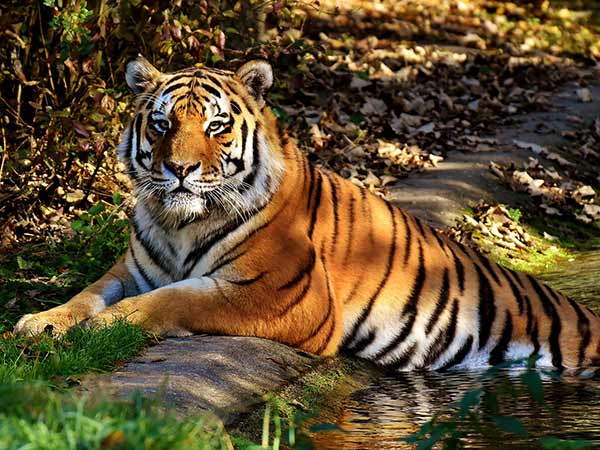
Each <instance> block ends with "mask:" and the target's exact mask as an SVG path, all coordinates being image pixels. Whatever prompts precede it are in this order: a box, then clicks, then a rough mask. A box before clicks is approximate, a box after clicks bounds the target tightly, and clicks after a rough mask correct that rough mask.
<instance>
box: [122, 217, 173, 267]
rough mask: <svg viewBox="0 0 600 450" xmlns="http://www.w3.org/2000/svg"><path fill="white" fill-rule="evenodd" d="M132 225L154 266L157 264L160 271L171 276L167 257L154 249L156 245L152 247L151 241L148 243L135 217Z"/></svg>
mask: <svg viewBox="0 0 600 450" xmlns="http://www.w3.org/2000/svg"><path fill="white" fill-rule="evenodd" d="M131 223H132V225H133V231H134V234H135V237H136V239H137V240H138V242H139V243H140V244H141V246H142V247H143V248H144V250H145V251H146V254H147V255H148V256H149V257H150V259H151V260H152V262H153V263H154V264H156V265H157V266H158V267H160V269H161V270H162V271H163V272H164V273H166V274H168V275H171V270H170V267H169V266H168V265H167V261H166V259H165V255H164V254H162V253H161V252H160V251H159V250H158V249H157V248H156V247H154V245H152V243H151V242H150V241H148V240H146V239H145V238H144V236H143V235H142V230H141V229H140V226H139V224H138V222H137V220H136V218H135V216H134V218H133V220H132V221H131Z"/></svg>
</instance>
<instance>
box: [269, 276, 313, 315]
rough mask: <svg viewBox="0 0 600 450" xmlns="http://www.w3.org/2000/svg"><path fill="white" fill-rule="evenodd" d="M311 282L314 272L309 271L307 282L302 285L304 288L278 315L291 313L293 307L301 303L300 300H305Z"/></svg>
mask: <svg viewBox="0 0 600 450" xmlns="http://www.w3.org/2000/svg"><path fill="white" fill-rule="evenodd" d="M311 284H312V274H310V273H309V274H308V276H307V277H306V282H305V283H304V287H302V290H301V291H300V292H299V293H298V294H297V295H296V296H295V297H294V299H293V300H292V301H291V302H290V303H288V304H287V305H285V308H284V309H282V310H281V311H278V312H277V317H283V316H285V315H286V314H287V313H289V312H290V311H291V309H292V308H293V307H294V306H296V305H298V304H300V302H302V300H304V297H306V294H307V293H308V290H309V289H310V286H311Z"/></svg>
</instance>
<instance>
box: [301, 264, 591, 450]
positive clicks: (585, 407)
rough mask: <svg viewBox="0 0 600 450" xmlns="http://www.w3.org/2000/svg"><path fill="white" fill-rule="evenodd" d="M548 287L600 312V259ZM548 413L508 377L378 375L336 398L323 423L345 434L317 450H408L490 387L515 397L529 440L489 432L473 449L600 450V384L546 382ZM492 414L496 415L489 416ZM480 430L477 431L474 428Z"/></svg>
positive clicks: (471, 439) (351, 382) (368, 372)
mask: <svg viewBox="0 0 600 450" xmlns="http://www.w3.org/2000/svg"><path fill="white" fill-rule="evenodd" d="M542 278H543V279H544V280H545V281H547V282H548V283H549V284H551V285H552V286H553V287H556V288H558V289H560V290H562V291H563V292H565V293H567V294H569V295H570V296H572V297H573V298H576V299H577V300H579V301H581V302H582V303H584V304H587V305H588V306H590V307H591V308H593V309H595V310H596V311H598V310H600V282H599V280H600V252H590V253H588V254H583V255H581V256H580V257H578V258H577V259H576V260H575V261H573V262H570V263H565V265H564V267H561V268H560V270H557V271H554V272H551V273H547V274H545V275H544V276H543V277H542ZM542 380H543V388H544V398H545V401H546V405H545V407H542V406H540V405H538V404H537V403H536V402H535V401H534V400H533V399H532V398H531V395H530V394H528V393H527V390H526V389H525V388H524V385H523V384H522V383H521V382H520V381H519V374H518V373H515V372H514V371H513V372H512V373H509V372H504V373H501V374H500V375H497V376H495V377H493V378H491V379H482V373H481V372H465V371H450V372H446V373H435V372H431V373H412V372H411V373H406V374H400V375H385V374H383V373H381V372H379V371H378V370H377V369H375V368H373V367H365V368H364V369H363V370H359V371H358V372H357V373H355V374H353V376H352V377H350V378H349V379H348V380H346V381H345V382H344V383H343V384H342V385H340V386H339V387H338V389H336V391H335V392H333V393H332V394H331V395H330V396H329V398H328V399H327V401H326V402H325V404H326V405H327V406H326V407H325V409H324V410H323V411H321V413H320V415H319V417H318V418H317V419H316V421H317V422H321V423H323V422H330V423H334V424H336V425H337V426H338V427H339V430H334V431H323V432H318V433H314V434H313V435H312V439H313V442H314V444H315V446H316V448H317V449H408V448H414V446H411V445H408V444H406V443H403V442H402V441H401V440H400V439H401V438H402V437H403V436H407V435H409V434H411V433H413V432H415V431H416V430H417V429H418V428H419V427H420V426H421V425H422V424H423V423H425V422H427V421H429V420H430V419H431V418H432V416H433V415H434V414H436V413H445V412H447V411H448V405H449V404H450V403H452V402H454V401H458V400H460V399H461V398H462V396H463V395H464V393H465V392H467V391H469V390H472V389H477V388H480V387H482V386H486V387H488V388H490V387H491V388H493V390H496V391H498V390H502V391H503V392H508V391H507V390H514V391H515V398H514V400H513V399H512V397H511V396H510V395H508V394H507V395H502V396H501V398H502V399H503V400H502V401H501V403H500V406H501V411H502V412H501V414H503V415H510V416H513V417H516V418H518V419H519V420H521V422H522V423H523V425H524V426H525V428H526V430H527V432H528V435H527V436H524V437H519V436H516V435H514V434H507V433H503V432H501V431H499V430H498V428H496V427H494V426H491V425H490V424H484V425H483V427H482V429H481V431H480V432H479V433H472V434H469V435H467V436H466V437H465V438H464V439H463V443H464V444H465V447H466V448H473V449H502V450H507V449H515V450H517V449H518V450H522V449H538V448H542V446H541V445H540V443H539V438H540V437H543V436H554V437H558V438H561V439H584V440H588V441H591V443H592V447H590V448H598V449H600V377H596V378H595V379H591V380H590V379H588V380H582V379H576V378H573V377H570V378H569V377H563V379H560V380H557V379H554V378H552V377H549V376H542ZM486 412H487V413H489V414H491V411H490V410H489V408H488V409H487V410H486ZM471 429H472V427H471Z"/></svg>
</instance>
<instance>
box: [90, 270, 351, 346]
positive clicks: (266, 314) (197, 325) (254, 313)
mask: <svg viewBox="0 0 600 450" xmlns="http://www.w3.org/2000/svg"><path fill="white" fill-rule="evenodd" d="M315 278H316V277H314V276H313V278H312V283H310V280H309V284H310V285H311V286H310V288H309V289H308V293H306V295H305V296H304V299H303V301H301V302H297V303H296V300H297V297H298V296H297V295H296V294H293V295H290V296H285V295H282V294H281V293H280V292H275V290H273V289H271V288H268V287H266V285H265V283H254V284H252V285H244V284H242V283H239V282H231V281H227V280H223V279H219V278H211V277H201V278H195V279H188V280H184V281H179V282H176V283H172V284H170V285H167V286H164V287H162V288H159V289H155V290H153V291H150V292H147V293H145V294H141V295H138V296H135V297H131V298H127V299H125V300H123V301H121V302H119V303H117V304H115V305H113V306H111V307H109V308H107V309H105V310H104V311H102V312H101V313H100V314H98V315H97V316H96V317H94V318H93V319H92V320H91V321H90V322H89V325H90V326H102V325H107V324H110V323H112V322H113V321H115V320H117V319H118V318H121V317H125V318H126V319H127V320H128V321H130V322H132V323H137V324H140V325H142V326H143V327H144V328H146V329H148V330H150V331H152V332H155V333H158V334H163V335H164V334H167V335H182V334H185V333H212V334H223V335H235V336H256V337H263V338H267V339H272V340H275V341H278V342H282V343H285V344H288V345H292V346H295V347H298V348H301V349H303V350H306V351H310V352H313V353H318V354H323V355H329V354H333V353H335V352H336V350H337V348H338V346H339V343H340V341H341V335H342V321H341V308H340V307H339V305H337V304H336V302H335V300H334V298H333V296H332V295H328V294H331V292H330V291H329V290H328V289H327V288H326V287H325V286H323V285H321V286H315V284H316V280H315ZM303 291H305V292H306V290H303ZM274 298H276V299H277V300H278V301H276V302H273V299H274ZM326 299H327V300H326ZM269 303H276V304H277V305H278V306H277V307H276V308H273V306H270V305H269Z"/></svg>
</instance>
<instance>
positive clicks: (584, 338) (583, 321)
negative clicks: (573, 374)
mask: <svg viewBox="0 0 600 450" xmlns="http://www.w3.org/2000/svg"><path fill="white" fill-rule="evenodd" d="M567 301H568V302H569V304H570V305H571V307H572V308H573V310H574V311H575V314H577V330H578V331H579V335H580V336H581V342H580V343H579V352H578V357H577V365H578V366H579V367H581V366H582V365H583V360H584V359H585V349H586V348H587V346H588V345H589V343H590V340H591V333H590V320H589V319H588V318H587V316H586V315H585V313H584V312H583V310H582V309H581V306H579V303H577V302H575V301H574V300H573V299H571V298H570V297H567Z"/></svg>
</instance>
